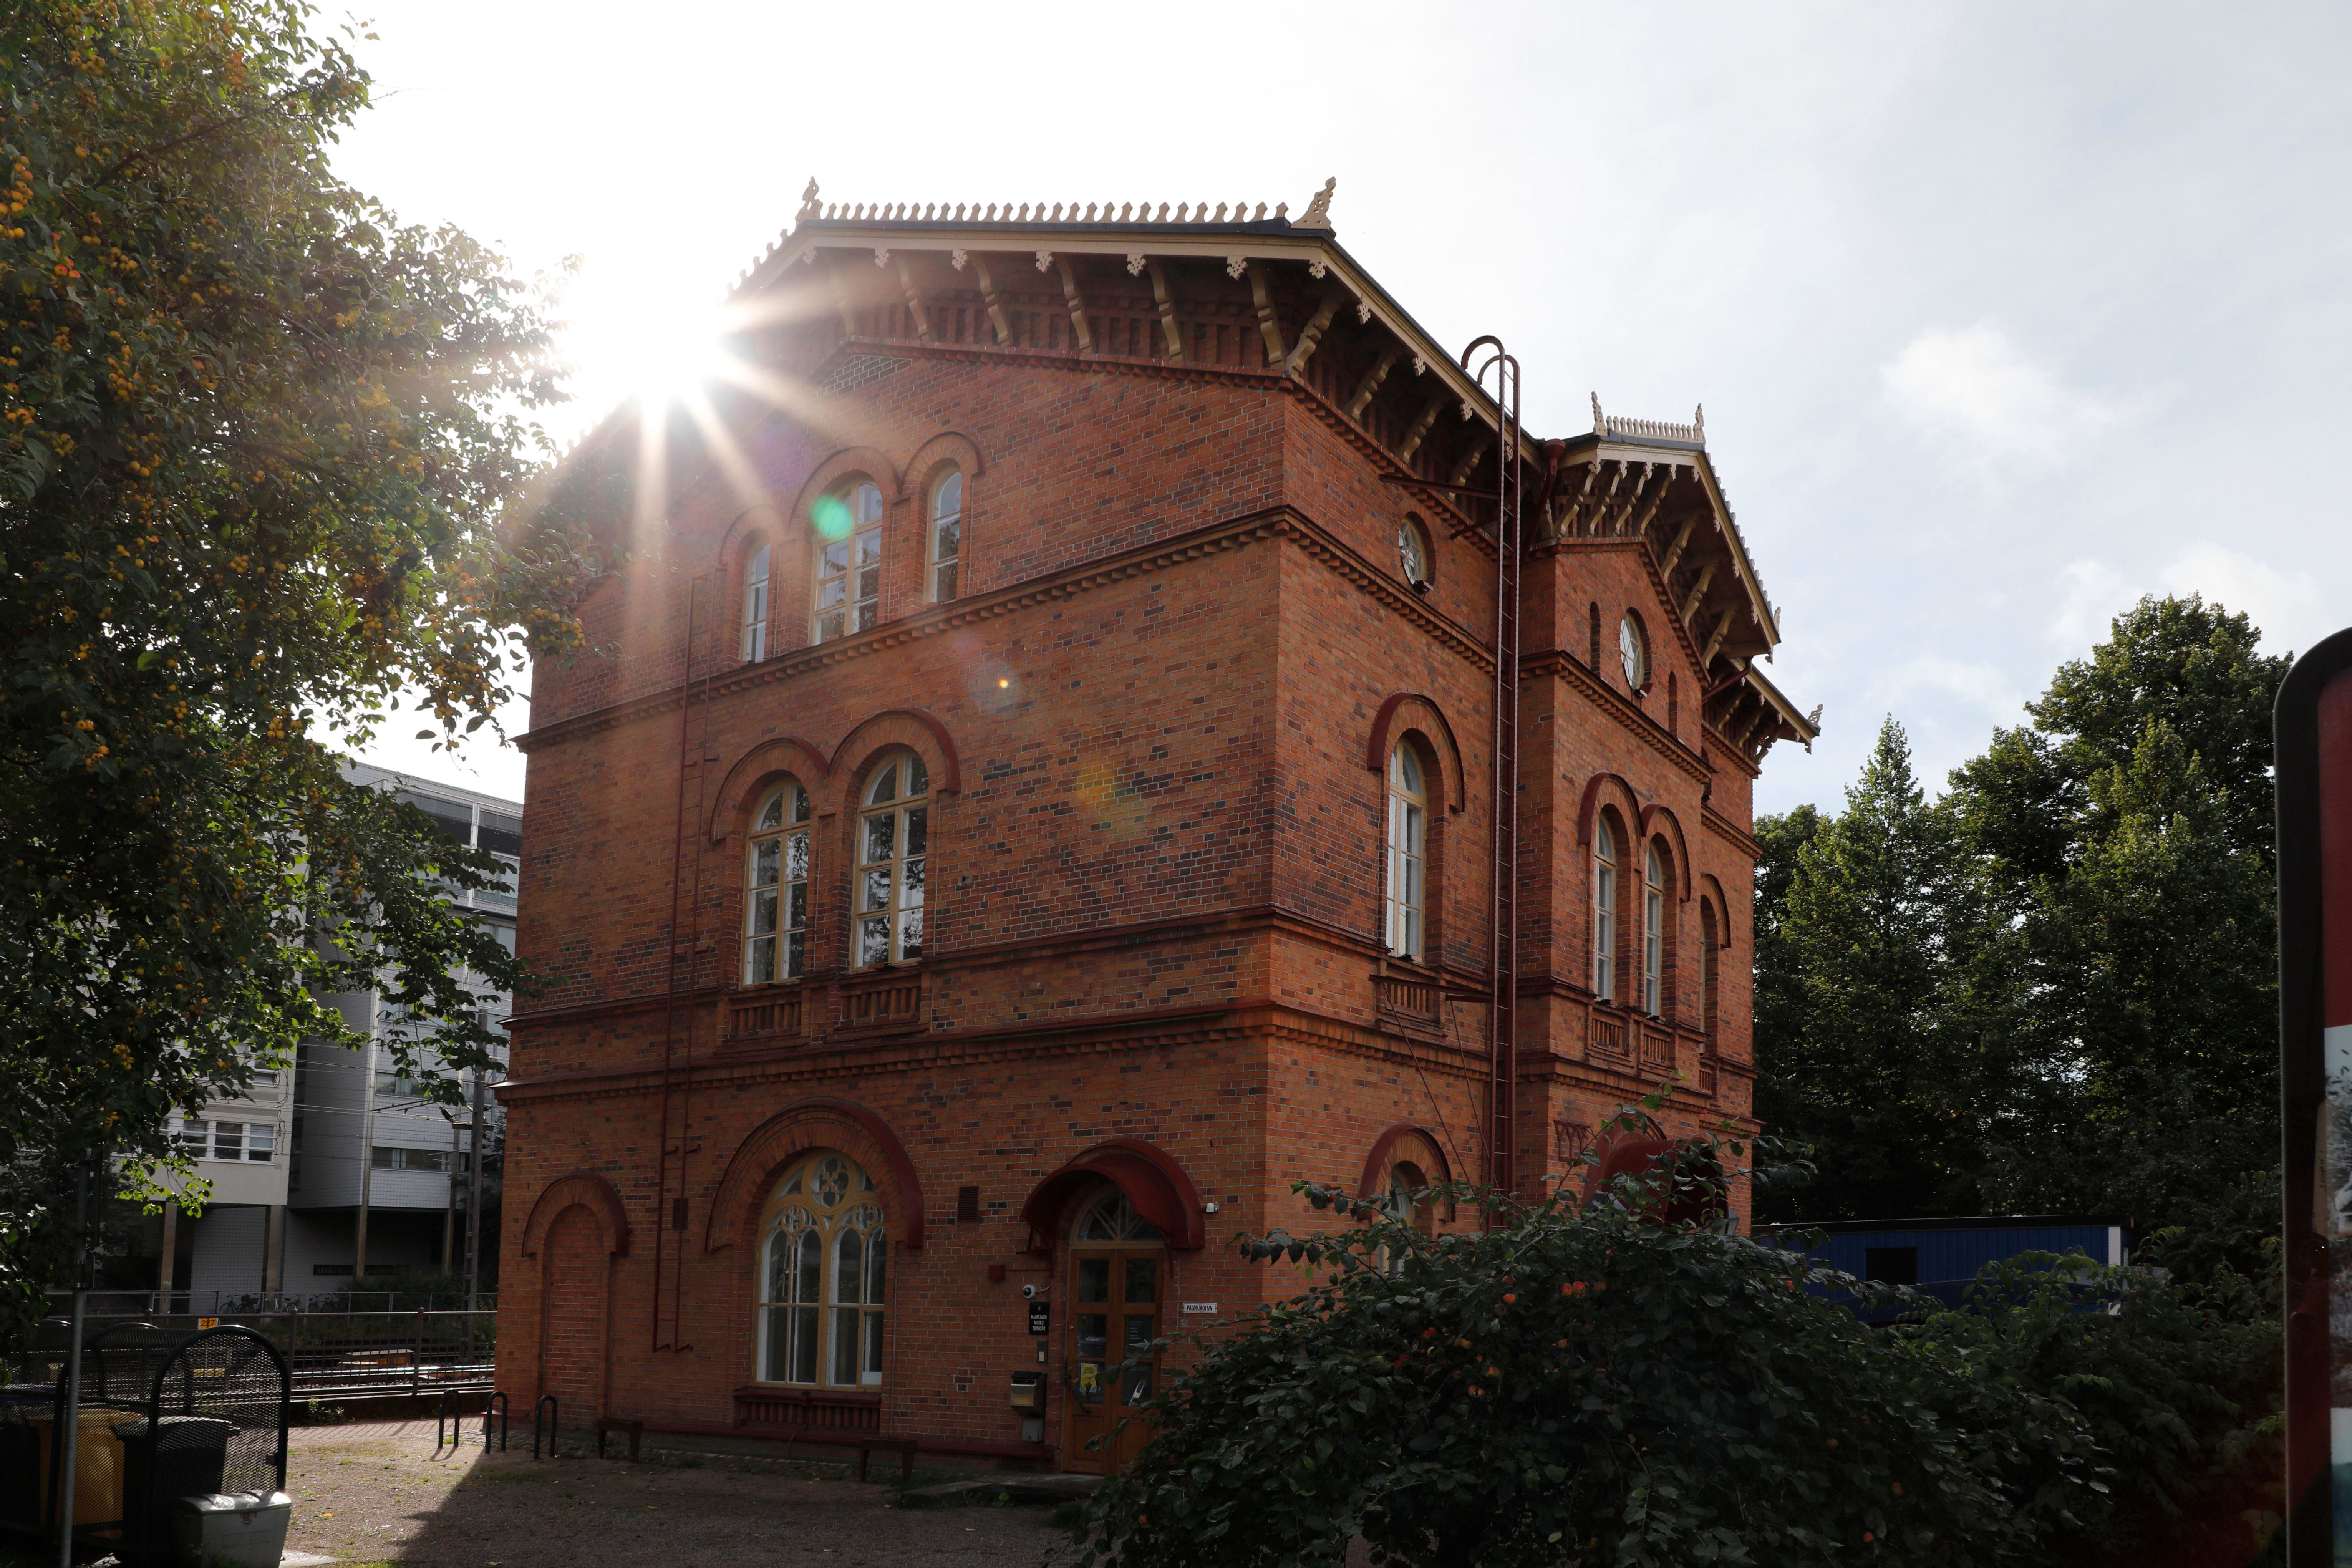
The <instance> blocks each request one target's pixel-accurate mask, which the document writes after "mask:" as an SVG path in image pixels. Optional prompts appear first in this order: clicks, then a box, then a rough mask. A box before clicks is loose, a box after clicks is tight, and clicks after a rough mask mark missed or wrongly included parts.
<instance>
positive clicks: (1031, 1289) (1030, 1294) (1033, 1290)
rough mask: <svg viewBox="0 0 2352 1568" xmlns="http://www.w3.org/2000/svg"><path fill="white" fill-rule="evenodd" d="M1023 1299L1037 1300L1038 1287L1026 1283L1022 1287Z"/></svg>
mask: <svg viewBox="0 0 2352 1568" xmlns="http://www.w3.org/2000/svg"><path fill="white" fill-rule="evenodd" d="M1021 1299H1022V1300H1024V1301H1034V1300H1036V1299H1037V1287H1035V1286H1034V1285H1024V1286H1023V1287H1021Z"/></svg>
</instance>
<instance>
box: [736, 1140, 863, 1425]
mask: <svg viewBox="0 0 2352 1568" xmlns="http://www.w3.org/2000/svg"><path fill="white" fill-rule="evenodd" d="M760 1229H761V1268H760V1307H759V1310H760V1364H759V1368H758V1371H757V1373H756V1374H755V1375H756V1376H757V1377H758V1378H759V1380H760V1381H761V1382H763V1383H801V1384H830V1385H831V1386H833V1387H835V1388H858V1387H867V1388H870V1387H873V1386H876V1385H877V1384H880V1383H881V1381H882V1311H883V1306H882V1294H883V1283H884V1280H885V1279H886V1277H887V1268H888V1264H889V1258H890V1241H889V1237H888V1234H887V1230H886V1227H885V1225H884V1221H883V1217H882V1205H881V1204H880V1203H878V1202H877V1200H876V1198H875V1194H874V1179H873V1178H872V1177H871V1176H868V1175H867V1174H866V1173H865V1172H864V1171H862V1170H860V1169H859V1168H858V1167H857V1166H856V1164H854V1163H851V1162H850V1161H848V1160H846V1159H845V1158H843V1157H842V1156H841V1155H839V1154H835V1153H829V1152H828V1153H819V1154H812V1155H810V1156H809V1157H808V1158H807V1159H805V1160H803V1161H802V1162H801V1163H799V1164H797V1165H795V1166H793V1169H792V1170H790V1171H789V1172H787V1173H785V1175H784V1179H783V1180H782V1181H781V1182H779V1183H777V1184H776V1191H775V1194H774V1195H773V1196H772V1197H770V1198H769V1200H768V1208H767V1212H766V1213H765V1214H764V1215H762V1216H761V1221H760Z"/></svg>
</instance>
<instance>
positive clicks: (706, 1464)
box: [286, 1421, 1075, 1568]
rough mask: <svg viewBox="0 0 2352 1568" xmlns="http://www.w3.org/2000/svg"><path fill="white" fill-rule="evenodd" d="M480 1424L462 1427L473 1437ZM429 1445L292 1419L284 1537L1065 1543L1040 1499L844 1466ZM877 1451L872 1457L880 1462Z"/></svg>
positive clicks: (639, 1549)
mask: <svg viewBox="0 0 2352 1568" xmlns="http://www.w3.org/2000/svg"><path fill="white" fill-rule="evenodd" d="M480 1430H481V1428H480V1426H479V1424H478V1422H477V1423H475V1424H474V1425H473V1426H472V1430H471V1432H469V1434H468V1436H469V1437H471V1439H472V1440H473V1441H474V1442H476V1443H478V1442H479V1440H480V1439H479V1436H478V1434H479V1432H480ZM432 1455H433V1424H432V1423H431V1422H429V1421H427V1422H404V1423H400V1424H397V1425H383V1426H313V1427H304V1428H299V1429H298V1430H296V1431H295V1432H294V1433H293V1435H292V1442H291V1448H290V1451H289V1455H288V1464H287V1476H286V1481H287V1486H286V1489H287V1490H288V1491H289V1493H291V1494H292V1496H293V1499H294V1519H293V1528H292V1529H291V1531H289V1534H288V1537H287V1542H286V1545H287V1550H288V1551H289V1552H317V1553H321V1554H323V1555H326V1556H330V1557H333V1558H334V1559H336V1560H337V1562H338V1563H340V1564H363V1563H403V1564H409V1563H414V1564H418V1565H420V1568H572V1565H575V1564H576V1565H578V1568H606V1565H613V1568H618V1565H620V1564H629V1565H632V1568H635V1565H636V1564H645V1563H659V1564H661V1565H663V1568H724V1565H728V1564H734V1563H760V1564H763V1565H764V1564H774V1563H786V1564H799V1563H807V1564H812V1565H814V1564H826V1565H828V1568H829V1565H831V1564H842V1565H843V1568H848V1565H850V1564H870V1565H872V1568H901V1565H908V1568H911V1565H914V1564H926V1565H928V1564H934V1563H937V1564H949V1563H953V1564H958V1565H965V1564H969V1565H971V1568H982V1565H988V1564H1005V1565H1007V1568H1010V1565H1013V1564H1019V1565H1020V1568H1041V1565H1043V1564H1046V1563H1055V1562H1066V1561H1067V1560H1069V1559H1070V1558H1071V1557H1072V1556H1074V1555H1075V1553H1074V1552H1073V1551H1072V1550H1071V1548H1070V1547H1069V1535H1068V1533H1067V1532H1066V1531H1060V1530H1056V1529H1055V1528H1054V1527H1053V1526H1051V1525H1049V1524H1047V1523H1046V1522H1045V1514H1046V1510H1045V1509H1043V1508H1038V1507H1010V1508H985V1507H982V1508H918V1509H904V1508H899V1507H898V1506H896V1505H895V1503H894V1495H895V1494H894V1490H893V1489H892V1488H891V1487H889V1486H887V1485H883V1484H881V1483H878V1482H877V1483H875V1484H872V1485H864V1484H860V1483H859V1482H857V1481H855V1480H847V1479H835V1477H838V1476H840V1475H841V1474H842V1468H841V1467H838V1466H824V1465H815V1466H810V1467H806V1468H801V1467H797V1466H796V1467H793V1468H790V1469H780V1468H776V1467H774V1466H773V1465H772V1463H765V1464H761V1467H760V1468H758V1469H757V1470H753V1469H751V1468H749V1467H748V1466H746V1467H744V1468H722V1467H730V1466H733V1465H734V1464H735V1463H736V1462H735V1461H733V1460H731V1459H730V1458H729V1457H727V1456H721V1455H711V1456H707V1457H704V1458H703V1460H702V1463H701V1465H700V1466H698V1467H696V1468H688V1467H687V1466H682V1465H680V1464H679V1463H677V1456H675V1455H669V1456H665V1457H664V1458H663V1460H662V1462H654V1461H653V1460H652V1458H651V1457H650V1456H649V1458H648V1462H646V1463H644V1464H638V1465H631V1464H628V1463H626V1462H625V1461H622V1460H618V1459H603V1460H599V1459H593V1458H560V1459H553V1460H544V1461H539V1462H534V1461H533V1460H532V1459H531V1458H530V1452H529V1450H528V1448H526V1449H525V1450H524V1451H523V1452H521V1453H506V1454H500V1453H496V1452H491V1453H485V1452H483V1451H482V1449H481V1448H479V1447H466V1448H462V1449H459V1450H458V1451H457V1453H456V1454H455V1455H454V1456H453V1455H450V1454H448V1453H446V1451H445V1453H444V1455H443V1457H442V1458H438V1459H436V1458H433V1457H432ZM886 1462H887V1461H886V1459H885V1458H883V1457H880V1456H877V1458H876V1461H875V1463H876V1468H877V1471H878V1470H879V1469H880V1468H882V1467H883V1466H884V1465H885V1463H886ZM917 1479H918V1480H919V1481H920V1480H921V1479H924V1478H923V1477H922V1475H921V1474H920V1473H919V1474H918V1477H917ZM933 1479H938V1478H936V1477H934V1478H933Z"/></svg>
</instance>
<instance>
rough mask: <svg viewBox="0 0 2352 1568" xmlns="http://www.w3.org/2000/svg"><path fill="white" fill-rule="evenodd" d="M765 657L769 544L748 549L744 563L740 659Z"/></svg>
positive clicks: (756, 660)
mask: <svg viewBox="0 0 2352 1568" xmlns="http://www.w3.org/2000/svg"><path fill="white" fill-rule="evenodd" d="M767 657H768V546H766V545H765V544H762V545H761V546H760V548H759V549H757V550H754V551H753V552H751V560H750V561H749V562H747V563H745V564H744V567H743V661H744V662H745V663H746V664H756V663H758V662H759V661H760V660H761V659H763V658H767Z"/></svg>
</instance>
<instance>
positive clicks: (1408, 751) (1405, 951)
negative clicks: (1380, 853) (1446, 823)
mask: <svg viewBox="0 0 2352 1568" xmlns="http://www.w3.org/2000/svg"><path fill="white" fill-rule="evenodd" d="M1388 793H1389V866H1388V895H1387V900H1386V901H1387V905H1388V922H1387V923H1388V943H1389V951H1390V952H1393V953H1395V954H1396V955H1397V956H1398V957H1399V958H1412V959H1418V958H1420V957H1422V956H1423V947H1422V924H1423V901H1424V897H1425V891H1426V879H1427V866H1428V854H1429V851H1428V846H1427V837H1428V831H1429V829H1428V823H1429V795H1428V791H1427V790H1426V789H1425V788H1424V787H1423V782H1422V771H1421V759H1420V758H1419V757H1418V756H1416V755H1414V753H1413V748H1412V745H1410V744H1409V743H1405V742H1399V743H1398V745H1397V749H1396V750H1395V751H1393V752H1390V753H1389V791H1388Z"/></svg>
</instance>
